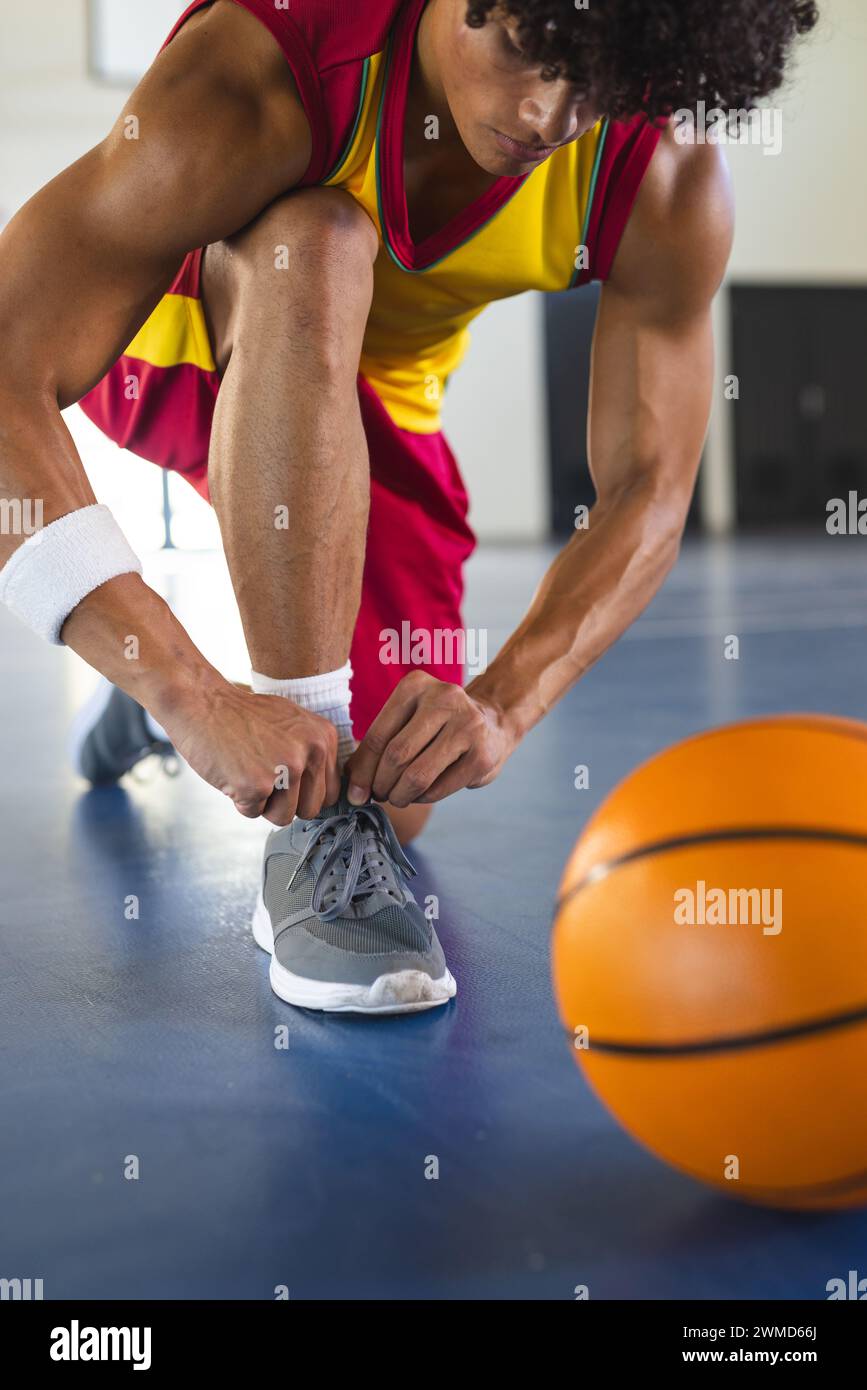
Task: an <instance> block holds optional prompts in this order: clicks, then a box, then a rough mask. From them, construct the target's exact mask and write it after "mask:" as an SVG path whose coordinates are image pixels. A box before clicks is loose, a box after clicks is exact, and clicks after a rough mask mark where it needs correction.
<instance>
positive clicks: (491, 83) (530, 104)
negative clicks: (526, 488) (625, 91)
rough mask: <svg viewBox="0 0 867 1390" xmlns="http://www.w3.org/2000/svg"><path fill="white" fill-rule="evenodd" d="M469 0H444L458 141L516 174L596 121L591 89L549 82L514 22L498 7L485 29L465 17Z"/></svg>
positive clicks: (492, 170) (444, 63) (442, 51)
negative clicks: (527, 51)
mask: <svg viewBox="0 0 867 1390" xmlns="http://www.w3.org/2000/svg"><path fill="white" fill-rule="evenodd" d="M466 12H467V7H466V0H447V4H446V7H445V14H444V16H443V18H444V21H445V22H444V25H443V27H442V28H441V30H440V34H441V39H442V40H443V41H442V42H441V43H440V44H439V55H438V56H439V68H440V80H441V81H442V83H443V87H444V89H445V93H446V97H447V99H448V103H449V108H450V110H451V113H452V117H453V119H454V121H455V124H456V125H457V127H458V131H459V133H460V136H461V139H462V140H463V142H464V145H465V146H466V148H467V150H468V152H469V153H470V155H471V156H472V158H473V159H474V160H475V162H476V163H477V164H478V165H479V166H480V167H481V168H482V169H485V170H486V171H487V172H488V173H489V174H495V175H498V176H500V177H503V176H505V177H510V178H518V177H520V176H521V175H523V174H527V173H530V172H532V170H533V169H534V168H536V167H537V166H538V165H539V164H541V163H542V162H543V161H544V160H545V159H548V158H549V157H550V156H551V155H552V154H553V153H554V151H555V150H556V149H558V148H559V147H560V146H561V145H567V144H569V143H570V142H571V141H573V140H577V139H578V138H579V137H580V136H581V135H584V134H585V133H586V132H587V131H588V130H591V129H592V127H593V126H594V125H595V124H596V122H597V121H598V120H599V115H600V113H599V112H598V111H596V110H595V109H594V107H593V102H592V100H591V99H590V98H588V96H587V95H586V94H582V93H579V92H577V91H576V89H575V88H574V87H573V86H572V85H571V84H570V83H568V82H565V81H557V82H545V81H543V80H542V76H541V71H540V69H539V68H538V67H533V66H532V65H531V64H530V63H528V60H527V57H526V55H525V54H524V53H523V52H522V51H521V48H520V40H519V37H518V29H517V23H516V21H515V20H514V19H512V18H510V17H509V16H508V15H507V14H506V13H505V12H504V11H502V10H501V9H500V8H497V9H496V10H492V11H491V13H490V15H489V16H488V21H487V23H486V24H485V25H483V27H482V28H481V29H471V28H469V26H468V25H467V23H466Z"/></svg>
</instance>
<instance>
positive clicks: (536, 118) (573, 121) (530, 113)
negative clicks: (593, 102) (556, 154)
mask: <svg viewBox="0 0 867 1390" xmlns="http://www.w3.org/2000/svg"><path fill="white" fill-rule="evenodd" d="M520 116H521V120H522V121H523V122H524V124H525V125H526V126H529V127H530V128H531V129H532V130H534V131H535V133H536V135H537V136H538V138H539V140H540V141H541V142H542V144H544V145H565V144H568V142H569V141H570V140H576V139H577V138H578V137H579V136H580V135H584V134H585V133H586V131H588V130H590V129H591V128H592V127H593V126H594V125H595V124H596V118H595V117H594V116H593V115H592V113H591V112H590V111H589V109H588V108H587V107H586V106H584V105H583V104H582V103H580V102H579V101H578V100H577V98H576V97H575V95H574V94H571V93H569V92H568V91H566V92H564V93H563V95H562V96H557V95H555V94H553V93H552V94H551V97H550V98H549V97H546V98H539V97H525V99H524V100H523V101H522V102H521V110H520Z"/></svg>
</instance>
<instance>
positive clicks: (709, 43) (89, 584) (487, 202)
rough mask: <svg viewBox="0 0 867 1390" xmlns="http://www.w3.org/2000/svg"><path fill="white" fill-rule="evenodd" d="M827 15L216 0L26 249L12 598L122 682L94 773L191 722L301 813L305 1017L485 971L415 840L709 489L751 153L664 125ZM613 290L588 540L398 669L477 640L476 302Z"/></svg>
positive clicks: (174, 40)
mask: <svg viewBox="0 0 867 1390" xmlns="http://www.w3.org/2000/svg"><path fill="white" fill-rule="evenodd" d="M814 22H815V11H814V6H813V5H812V4H811V3H808V2H807V0H776V3H774V4H773V5H768V4H759V3H758V0H731V3H729V4H728V5H727V6H724V7H720V6H718V5H717V4H716V3H715V0H691V2H690V3H688V4H687V3H684V0H659V3H656V4H654V5H653V6H645V5H638V4H635V3H634V0H594V3H593V4H591V5H590V7H589V8H577V7H576V6H575V5H574V4H573V3H572V0H502V3H495V0H470V3H469V4H468V0H402V2H401V0H364V3H363V4H357V3H343V0H199V3H196V4H193V5H192V6H191V7H190V9H189V11H188V12H187V13H186V15H185V16H184V17H183V18H182V20H181V21H180V23H179V24H178V26H177V27H176V29H175V31H174V33H173V35H172V36H171V39H170V41H169V42H168V44H167V45H166V47H165V48H164V50H163V52H162V53H161V55H160V56H159V58H158V59H157V61H156V63H155V64H154V66H153V67H152V68H151V70H150V72H149V73H148V74H147V76H146V77H145V78H144V80H143V81H142V83H141V84H140V86H139V87H138V88H137V90H136V91H135V93H134V94H133V96H132V98H131V99H130V102H129V104H128V106H127V108H126V110H125V112H124V114H123V116H122V117H121V119H120V121H119V122H118V125H117V126H116V128H115V130H114V131H113V132H112V134H111V135H110V136H109V137H108V139H107V140H106V141H105V142H104V143H103V144H102V145H100V146H99V147H98V148H97V149H95V150H93V151H91V153H90V154H88V155H86V156H85V157H84V158H83V159H81V160H79V161H78V163H77V164H75V165H73V166H72V167H71V168H70V169H68V170H67V171H66V172H65V173H63V174H62V175H61V176H60V177H59V178H57V179H55V180H54V181H53V183H51V184H49V185H48V187H47V188H45V189H43V190H42V191H41V192H40V193H39V194H38V195H37V196H36V197H35V198H34V199H33V200H32V201H31V202H30V203H29V204H28V205H27V206H26V207H25V208H24V209H23V210H22V212H21V213H19V215H18V216H17V217H16V218H15V219H14V221H13V222H12V223H11V224H10V226H9V227H8V228H7V230H6V232H5V233H4V235H3V238H2V242H0V344H2V348H0V490H2V492H3V494H4V495H6V496H8V497H10V498H20V499H27V498H39V499H41V500H42V502H43V505H44V518H45V523H46V524H45V527H44V529H43V530H42V532H41V533H40V534H39V535H38V536H35V537H32V538H31V539H30V540H28V541H26V542H25V543H24V544H21V543H20V540H19V539H16V538H14V537H0V566H2V569H0V597H2V598H3V599H4V600H5V601H6V602H7V603H8V604H9V605H10V606H11V607H12V608H13V610H14V611H16V612H17V613H18V614H19V616H21V617H23V618H24V620H25V621H27V622H29V624H30V625H31V626H32V627H33V628H34V629H35V630H36V631H38V632H41V633H42V634H43V635H45V636H47V637H48V638H49V639H51V640H54V641H62V642H64V643H65V644H66V645H68V646H70V647H72V648H73V650H74V651H76V652H78V653H79V654H80V655H81V656H82V657H83V658H84V659H85V660H86V661H88V662H89V663H90V664H91V665H92V666H94V667H95V668H96V669H97V670H99V671H100V672H102V673H103V675H104V676H105V677H106V678H107V680H108V681H109V682H111V683H113V685H114V687H116V693H114V694H112V696H111V698H110V699H109V700H108V703H107V704H106V705H105V706H104V708H103V710H102V713H101V715H100V717H99V718H94V719H93V720H92V722H91V727H90V728H89V729H87V730H86V736H85V738H84V740H83V742H82V747H81V750H80V757H79V761H80V766H81V767H82V769H83V770H84V771H85V772H87V773H89V775H90V776H91V778H92V779H93V780H97V781H98V780H107V779H110V778H112V777H116V776H118V775H120V774H121V773H122V772H123V771H124V770H125V769H126V768H127V767H128V766H129V765H130V763H131V762H132V761H134V760H135V758H136V757H137V756H139V755H140V754H141V752H142V750H143V748H145V747H147V746H150V745H151V744H152V743H153V742H154V741H157V743H158V744H159V743H160V742H162V743H165V742H168V741H170V743H171V744H172V745H174V747H175V748H176V749H177V750H178V751H179V752H180V753H181V754H182V755H183V757H184V758H185V759H186V760H187V761H188V762H189V763H190V764H191V765H192V767H193V768H194V769H195V770H196V771H197V772H198V773H199V774H200V775H201V776H202V777H204V778H205V779H206V780H207V781H209V782H210V783H212V785H214V786H215V787H218V788H219V789H220V790H221V791H222V792H224V793H225V794H226V795H228V796H229V797H231V799H232V800H233V802H234V804H235V806H236V807H237V809H238V810H239V811H240V812H241V814H243V815H245V816H261V815H264V816H265V818H266V819H268V820H269V821H271V822H272V823H273V824H274V825H275V826H278V827H284V828H282V829H279V830H277V831H275V832H274V833H272V835H271V836H270V837H269V841H268V845H267V848H266V852H265V871H264V875H263V891H262V895H261V897H260V900H259V904H258V908H257V912H256V920H255V927H254V930H255V932H256V936H257V940H259V942H260V944H262V945H264V946H266V948H267V949H269V950H270V951H272V953H273V956H272V966H271V979H272V983H273V985H274V988H275V989H276V990H277V992H278V993H279V994H280V995H281V996H282V997H283V998H285V999H288V1000H289V1001H290V1002H293V1003H297V1004H303V1005H306V1006H309V1007H315V1008H329V1009H332V1008H338V1009H357V1010H364V1011H370V1012H393V1011H397V1010H409V1009H416V1008H425V1007H430V1006H431V1005H433V1004H438V1003H442V1002H444V1001H445V1000H447V999H448V998H450V997H451V995H452V994H453V993H454V981H453V980H452V977H451V975H450V974H449V971H448V969H447V967H446V964H445V961H444V959H443V955H442V950H441V948H440V945H439V942H438V941H437V939H436V936H435V934H433V933H432V932H431V930H430V927H429V924H428V923H427V922H426V921H425V919H424V916H423V914H422V913H421V911H420V909H419V908H418V905H417V904H416V903H415V901H414V899H413V897H412V894H411V892H410V890H409V885H408V875H409V874H410V872H411V868H410V866H409V863H408V861H407V860H406V858H405V856H404V855H403V852H402V850H401V848H400V845H399V843H398V836H399V837H400V838H401V839H403V840H404V842H405V841H406V840H407V839H409V838H410V837H411V836H412V834H413V833H416V832H417V831H418V829H419V828H420V827H421V825H422V824H423V822H424V820H425V818H426V816H427V815H428V814H429V813H430V807H431V804H432V803H433V802H435V801H438V800H441V799H442V798H443V797H445V796H448V795H451V794H452V793H454V792H456V791H459V790H461V789H462V788H465V787H481V786H485V785H487V784H488V783H489V782H491V781H492V780H493V778H495V777H496V775H497V773H498V772H499V770H500V769H501V767H502V766H503V764H504V762H505V761H506V759H507V758H508V757H509V755H510V753H511V752H512V751H513V750H514V748H515V747H516V745H517V744H518V743H519V741H520V740H521V739H522V738H523V737H524V736H525V735H526V734H527V733H528V732H529V730H530V729H532V728H533V726H534V725H535V724H536V723H537V722H538V721H539V720H540V719H541V718H542V717H543V716H544V714H545V713H546V711H547V710H548V709H549V708H550V707H551V706H552V705H553V704H554V703H555V702H556V701H557V700H559V699H560V698H561V696H562V695H563V694H564V693H565V692H566V691H567V690H569V689H570V688H571V686H572V685H573V684H574V683H575V681H576V680H578V678H579V677H580V676H581V675H582V674H583V672H584V671H586V670H587V668H588V667H589V666H590V665H591V664H592V663H593V662H595V661H596V660H597V659H598V658H599V657H600V656H601V655H602V653H603V652H604V651H605V650H606V649H607V648H608V647H610V646H611V644H612V643H613V642H614V641H616V639H617V638H618V637H619V636H620V634H621V633H622V632H623V631H624V629H625V628H627V627H628V626H629V624H630V623H631V622H632V621H633V620H634V619H635V618H636V616H637V615H638V613H639V612H640V611H641V610H642V609H643V607H644V606H645V605H646V604H647V603H648V601H649V600H650V598H651V597H652V596H653V594H654V593H655V592H656V590H657V588H658V587H659V585H660V584H661V582H662V580H663V578H664V576H665V575H666V573H667V572H668V570H669V569H670V567H671V565H672V563H673V562H674V559H675V557H676V554H677V549H678V544H679V540H680V536H681V532H682V529H683V525H684V519H685V517H686V514H687V509H688V506H689V499H690V495H691V492H692V488H693V483H694V479H695V473H696V468H697V465H698V460H699V456H700V452H701V447H702V441H703V438H704V433H705V429H706V423H707V417H708V410H709V400H710V391H711V377H712V344H711V328H710V304H711V300H712V298H713V296H714V293H715V291H716V289H717V287H718V285H719V283H720V280H721V278H722V275H723V271H724V267H725V264H726V259H727V256H728V252H729V247H730V241H731V232H732V212H731V205H730V197H729V190H728V184H727V180H726V174H725V169H724V165H723V162H722V160H721V157H720V152H719V150H718V149H717V148H716V147H715V146H714V145H712V144H703V145H702V144H694V145H689V144H680V143H678V141H677V140H676V138H675V136H674V133H673V130H672V128H671V127H669V126H667V125H666V122H665V120H664V116H665V114H666V113H667V112H671V111H674V110H676V109H678V108H682V107H694V106H695V105H696V103H697V102H698V101H699V100H704V101H706V102H707V103H708V105H709V106H711V107H723V108H725V109H731V108H743V107H745V106H747V105H748V104H749V103H750V102H751V101H753V100H754V99H756V98H758V97H761V96H763V95H765V94H766V93H768V92H770V91H772V90H773V89H774V88H775V87H776V86H777V85H778V84H779V82H780V81H781V79H782V74H783V70H784V65H785V60H786V57H787V54H788V51H789V48H790V46H791V44H792V43H793V41H794V40H795V38H796V36H797V34H798V33H802V32H806V31H807V30H808V29H810V28H811V27H812V25H813V23H814ZM202 248H205V249H204V251H203V250H202ZM591 279H597V280H601V281H603V282H604V289H603V293H602V302H601V308H600V314H599V322H598V327H597V333H596V341H595V346H594V370H593V382H592V401H591V409H592V413H591V427H590V452H591V458H592V467H593V476H594V481H595V484H596V489H597V494H598V501H597V504H596V506H595V508H594V509H593V512H592V518H591V524H590V526H589V528H588V529H586V530H584V531H579V532H577V533H576V535H575V537H574V538H573V539H572V540H571V541H570V543H569V544H568V545H567V546H566V547H565V549H564V550H563V551H562V553H561V554H560V555H559V556H558V558H557V559H556V561H555V563H554V564H553V565H552V567H551V569H550V571H549V573H548V574H547V575H546V577H545V579H544V581H543V582H542V584H541V585H540V587H539V589H538V591H537V593H536V594H535V596H534V597H533V599H532V602H531V604H530V608H529V610H528V612H527V615H526V617H525V618H524V620H523V621H522V622H521V624H520V626H519V628H518V629H517V631H516V632H515V633H514V634H513V635H512V637H511V638H510V639H509V641H508V642H507V643H506V644H505V646H504V648H503V649H502V651H501V652H500V653H499V654H498V656H497V658H496V659H495V660H494V661H493V662H492V663H491V665H490V666H489V668H488V669H487V671H485V673H484V674H482V675H480V676H479V677H478V678H477V679H476V680H474V681H473V682H472V683H471V684H470V685H469V686H468V687H467V688H466V689H462V688H461V679H462V672H461V670H460V669H459V668H458V667H456V666H454V667H453V666H443V667H438V666H432V667H427V668H425V669H407V668H403V669H401V668H400V667H394V666H393V665H390V664H387V663H384V662H383V661H382V660H380V647H381V638H380V634H381V633H382V631H383V630H384V629H391V628H397V629H400V627H401V623H402V622H403V621H405V620H408V621H409V622H410V623H411V624H412V627H413V628H422V629H423V630H426V631H428V632H431V631H432V630H436V629H445V630H454V629H459V628H460V627H461V616H460V604H461V596H462V566H463V562H464V561H465V559H466V558H467V556H468V555H469V554H470V552H471V550H472V547H473V536H472V532H471V530H470V528H469V526H468V524H467V499H466V495H465V492H464V489H463V486H462V483H461V478H460V474H459V472H458V469H457V466H456V464H455V460H454V458H453V457H452V455H451V453H450V451H449V448H448V445H447V444H446V442H445V440H444V438H443V436H442V434H441V433H440V421H439V402H440V399H441V397H442V393H443V390H444V387H445V385H446V382H447V380H448V377H449V376H450V374H451V373H452V372H453V371H454V369H455V368H456V367H457V365H458V364H459V361H460V358H461V356H462V354H463V351H464V347H465V341H466V330H467V325H468V323H469V322H470V321H471V319H472V318H473V317H474V316H475V315H476V314H477V313H478V312H479V311H480V310H481V309H482V308H483V307H484V306H485V305H486V304H487V303H489V302H490V301H491V300H493V299H497V298H502V297H505V296H507V295H511V294H516V293H519V292H521V291H523V290H526V289H529V288H537V289H542V290H561V289H564V288H567V287H569V286H578V285H581V284H584V283H586V282H588V281H589V280H591ZM77 400H81V401H82V405H83V407H84V409H85V411H86V412H87V413H88V414H89V415H90V417H91V418H92V419H93V420H95V421H96V422H97V423H98V424H99V425H100V426H101V427H102V428H103V429H104V430H105V431H106V433H108V434H109V435H110V436H111V437H112V438H113V439H115V440H116V441H117V442H118V443H119V444H123V445H125V446H126V447H127V448H131V449H133V450H134V451H135V452H137V453H139V454H142V455H143V456H144V457H145V458H148V459H151V460H152V461H153V462H155V463H158V464H159V465H161V466H162V467H165V468H172V469H175V470H177V471H178V472H180V473H182V474H183V475H184V476H185V477H187V478H188V479H189V481H190V482H191V483H192V484H193V485H194V486H195V487H196V488H197V489H198V490H199V491H200V492H201V493H202V494H203V495H204V496H206V497H209V498H210V500H211V501H212V502H213V504H214V506H215V508H216V511H217V515H218V517H219V521H220V526H221V530H222V534H223V539H224V542H225V548H226V554H227V558H228V563H229V567H230V571H231V574H232V579H233V584H234V588H235V593H236V595H237V599H238V604H239V607H240V611H241V616H242V619H243V623H244V630H245V634H246V638H247V643H248V647H249V651H250V656H251V660H252V663H253V666H254V675H253V678H252V690H251V691H244V690H241V689H239V688H237V687H235V686H234V685H232V684H229V683H228V682H227V681H225V680H224V679H223V678H222V677H221V676H220V675H219V674H218V673H217V672H216V671H215V670H214V669H213V668H212V667H211V666H210V665H209V664H208V663H207V662H206V661H205V660H204V658H203V657H202V655H201V654H200V653H199V652H198V651H197V650H196V648H195V647H194V646H193V644H192V642H191V641H190V639H189V637H188V636H187V634H186V633H185V632H184V630H183V628H182V627H181V626H180V625H179V623H178V622H177V621H176V620H175V618H174V617H173V616H172V614H171V613H170V611H169V610H168V608H167V607H166V605H165V604H164V603H163V602H162V600H161V599H159V598H158V597H157V595H156V594H155V593H154V592H153V591H152V590H150V589H149V588H148V587H147V586H146V585H145V584H144V583H143V581H142V578H141V571H140V566H139V564H138V562H137V560H136V558H135V556H134V555H133V554H132V552H131V551H130V550H129V547H128V546H127V545H126V543H125V541H124V539H123V537H122V536H121V535H120V533H119V532H118V530H117V527H116V526H115V525H114V523H113V521H112V519H111V516H110V514H108V513H107V512H106V510H105V509H104V508H99V507H97V506H96V505H95V498H94V496H93V494H92V492H91V489H90V487H89V484H88V481H87V477H86V474H85V472H84V469H83V467H82V465H81V462H80V460H79V459H78V457H77V455H76V451H75V448H74V446H73V444H72V441H71V439H70V437H69V435H68V433H67V431H66V429H65V427H64V424H63V422H62V420H61V417H60V410H61V409H62V408H63V407H64V406H67V405H69V404H70V403H72V402H74V401H77ZM280 518H283V519H284V520H285V519H286V518H288V528H287V527H286V526H285V525H281V524H279V520H280ZM131 634H133V635H135V636H136V637H137V638H138V647H137V659H136V660H128V659H127V657H128V654H129V651H130V646H129V644H128V643H127V641H126V639H127V638H128V637H129V636H130V635H131ZM353 673H354V675H353ZM351 675H353V686H352V693H353V719H352V720H351V721H350V714H349V700H350V676H351ZM144 711H147V715H146V714H145V713H144ZM355 739H360V740H361V744H360V747H359V748H358V750H357V751H356V752H354V753H353V748H354V746H355V745H354V740H355ZM350 754H351V755H352V756H351V760H350V761H349V763H348V771H347V770H346V764H347V759H348V758H349V757H350ZM371 796H373V797H374V798H376V800H373V801H372V800H371ZM378 803H387V806H388V811H387V813H386V811H385V810H384V808H383V805H382V804H378ZM323 808H324V809H323ZM390 817H391V818H392V819H389V818H390ZM395 831H396V832H397V834H396V833H395Z"/></svg>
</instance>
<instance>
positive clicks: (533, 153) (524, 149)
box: [494, 130, 559, 164]
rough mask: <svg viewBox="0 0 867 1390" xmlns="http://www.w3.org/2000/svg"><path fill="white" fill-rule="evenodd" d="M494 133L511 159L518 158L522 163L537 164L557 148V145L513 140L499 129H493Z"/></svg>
mask: <svg viewBox="0 0 867 1390" xmlns="http://www.w3.org/2000/svg"><path fill="white" fill-rule="evenodd" d="M494 135H495V136H496V139H497V143H498V144H499V146H500V148H501V149H503V150H505V151H506V154H510V155H511V156H512V158H513V159H517V160H520V162H521V163H522V164H539V163H540V162H541V161H542V160H543V159H547V158H548V156H549V155H552V154H553V153H554V151H555V150H556V149H558V148H559V146H557V145H525V144H523V143H522V142H521V141H520V140H513V139H512V137H511V135H504V134H503V133H502V131H500V130H495V131H494Z"/></svg>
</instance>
